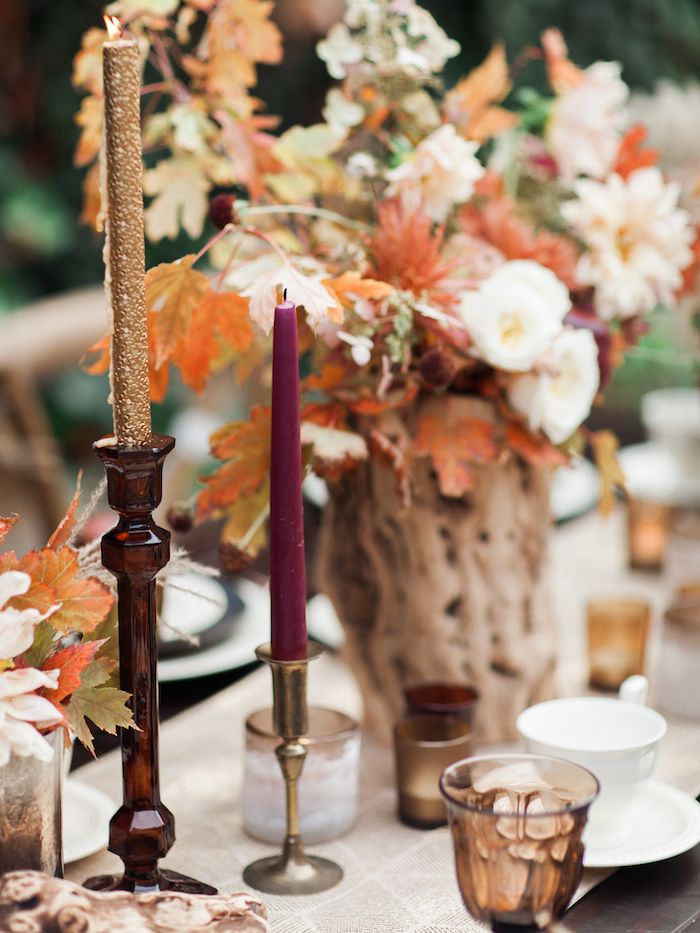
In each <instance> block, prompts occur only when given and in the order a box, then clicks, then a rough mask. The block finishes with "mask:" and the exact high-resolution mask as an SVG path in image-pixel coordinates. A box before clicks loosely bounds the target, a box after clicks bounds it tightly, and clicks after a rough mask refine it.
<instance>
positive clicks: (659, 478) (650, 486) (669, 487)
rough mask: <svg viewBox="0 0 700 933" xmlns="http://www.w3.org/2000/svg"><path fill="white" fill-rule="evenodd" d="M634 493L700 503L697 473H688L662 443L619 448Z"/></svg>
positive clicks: (670, 501)
mask: <svg viewBox="0 0 700 933" xmlns="http://www.w3.org/2000/svg"><path fill="white" fill-rule="evenodd" d="M618 459H619V461H620V466H621V467H622V472H623V473H624V474H625V481H626V483H627V488H628V489H629V491H630V493H631V494H632V495H633V496H637V497H638V498H640V499H647V500H649V501H651V502H667V503H668V504H669V505H700V473H695V474H694V475H692V474H691V475H689V474H688V473H687V471H685V470H684V469H683V467H682V465H681V463H680V462H679V461H678V460H677V459H676V457H674V456H673V454H672V453H671V452H670V451H669V450H668V449H667V448H666V447H662V446H661V444H656V443H654V442H653V441H649V442H648V443H646V444H631V445H630V446H629V447H622V448H621V449H620V450H619V451H618Z"/></svg>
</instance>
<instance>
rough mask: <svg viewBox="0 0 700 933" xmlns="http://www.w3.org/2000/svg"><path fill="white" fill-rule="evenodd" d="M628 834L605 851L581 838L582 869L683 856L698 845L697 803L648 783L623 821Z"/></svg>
mask: <svg viewBox="0 0 700 933" xmlns="http://www.w3.org/2000/svg"><path fill="white" fill-rule="evenodd" d="M625 820H626V822H628V824H629V832H628V833H627V834H626V835H623V836H622V839H621V840H620V841H618V842H616V843H615V844H612V845H610V846H609V847H608V848H603V847H600V846H598V847H596V844H595V839H592V840H590V841H589V840H587V839H586V836H585V834H584V843H585V846H586V848H585V852H584V856H583V864H584V866H585V867H586V868H620V867H622V866H623V865H647V864H649V863H650V862H660V861H661V860H662V859H666V858H671V857H672V856H674V855H680V854H681V852H687V851H688V849H692V848H693V846H696V845H697V844H698V843H699V842H700V803H698V802H697V800H694V799H693V798H692V797H690V796H689V795H688V794H686V793H684V792H683V791H682V790H678V788H677V787H673V786H671V785H670V784H664V783H663V782H662V781H649V784H648V786H647V788H646V790H645V792H644V793H643V794H642V795H640V797H639V799H638V800H637V801H636V802H635V803H634V804H633V805H632V806H631V807H630V810H629V813H628V814H627V816H626V817H625Z"/></svg>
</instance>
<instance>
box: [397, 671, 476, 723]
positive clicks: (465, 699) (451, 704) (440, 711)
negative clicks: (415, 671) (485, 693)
mask: <svg viewBox="0 0 700 933" xmlns="http://www.w3.org/2000/svg"><path fill="white" fill-rule="evenodd" d="M404 699H405V700H406V708H407V710H408V712H409V713H411V714H421V713H422V714H428V715H431V716H456V717H457V718H458V719H463V720H464V721H465V722H468V723H469V725H470V726H473V725H474V715H475V713H476V706H477V703H478V702H479V694H478V692H477V691H476V690H475V689H474V688H473V687H470V686H469V685H468V684H457V683H442V682H440V681H435V682H430V683H425V684H415V685H414V686H412V687H406V689H405V690H404Z"/></svg>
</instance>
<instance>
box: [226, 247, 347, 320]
mask: <svg viewBox="0 0 700 933" xmlns="http://www.w3.org/2000/svg"><path fill="white" fill-rule="evenodd" d="M284 291H286V292H287V298H288V299H289V301H293V302H294V303H295V304H296V305H299V306H301V307H303V308H304V310H305V311H306V319H307V321H308V324H309V326H310V327H311V328H313V329H315V328H316V327H317V326H318V325H319V324H320V323H321V322H322V321H323V320H325V319H326V318H328V319H330V320H331V321H335V322H336V323H338V324H340V323H342V321H343V309H342V308H341V307H340V305H339V304H338V299H337V298H336V297H335V295H332V294H331V293H330V292H329V291H328V289H327V288H325V287H324V285H323V284H322V283H321V282H319V281H318V280H317V279H314V278H312V277H311V276H308V275H304V273H303V272H300V271H299V270H298V269H295V268H294V266H292V265H291V263H289V262H281V263H280V264H279V265H278V266H276V267H274V268H273V269H272V270H271V271H270V272H268V273H267V274H266V275H263V276H261V277H260V278H259V279H258V281H257V282H255V283H254V284H253V285H250V286H249V287H248V288H246V289H244V290H243V292H242V294H243V295H244V296H245V297H247V298H250V316H251V318H252V320H253V321H255V323H256V324H257V325H258V327H259V328H260V329H261V330H262V331H263V332H264V333H266V334H269V333H270V331H271V330H272V325H273V323H274V320H275V305H276V304H277V302H278V297H279V294H280V292H284Z"/></svg>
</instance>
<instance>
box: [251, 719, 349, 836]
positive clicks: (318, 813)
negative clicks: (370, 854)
mask: <svg viewBox="0 0 700 933" xmlns="http://www.w3.org/2000/svg"><path fill="white" fill-rule="evenodd" d="M301 742H302V743H303V744H304V745H306V747H307V750H308V752H307V756H306V761H305V763H304V769H303V771H302V773H301V778H300V780H299V818H300V822H301V834H302V838H303V840H304V842H305V843H309V844H315V843H318V842H328V841H329V840H331V839H337V837H338V836H342V835H343V834H344V833H347V832H348V831H349V830H350V829H352V827H353V825H354V823H355V820H356V819H357V793H358V780H359V767H360V727H359V725H358V724H357V723H356V722H355V721H354V720H353V719H351V718H350V717H349V716H346V715H345V714H344V713H339V712H337V710H332V709H324V708H323V707H318V706H311V707H309V733H308V735H306V736H304V737H303V738H302V739H301ZM279 743H280V739H279V738H278V737H277V736H276V735H275V734H274V732H273V729H272V711H271V710H269V709H261V710H258V711H257V712H255V713H251V715H250V716H249V717H248V718H247V719H246V723H245V767H244V776H243V793H242V796H241V811H242V816H243V828H244V829H245V831H246V832H247V833H248V835H249V836H252V837H253V838H254V839H259V840H260V841H262V842H268V843H270V844H272V845H280V844H281V843H282V841H283V840H284V837H285V834H286V826H287V824H286V808H285V787H284V781H283V780H282V772H281V771H280V766H279V764H278V762H277V758H276V756H275V748H277V746H278V745H279Z"/></svg>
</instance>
